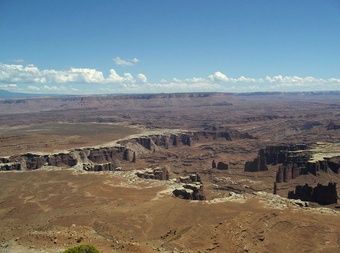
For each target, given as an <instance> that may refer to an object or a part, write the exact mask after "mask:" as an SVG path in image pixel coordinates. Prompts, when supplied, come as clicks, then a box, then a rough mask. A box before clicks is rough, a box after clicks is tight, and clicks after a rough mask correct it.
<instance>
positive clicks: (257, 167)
mask: <svg viewBox="0 0 340 253" xmlns="http://www.w3.org/2000/svg"><path fill="white" fill-rule="evenodd" d="M266 170H268V167H267V162H266V156H265V153H264V151H263V149H261V150H260V151H259V153H258V156H257V157H256V158H255V159H254V160H253V161H249V162H246V164H245V166H244V171H248V172H258V171H266Z"/></svg>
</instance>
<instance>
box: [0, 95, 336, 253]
mask: <svg viewBox="0 0 340 253" xmlns="http://www.w3.org/2000/svg"><path fill="white" fill-rule="evenodd" d="M0 114H1V117H0V157H2V156H9V155H14V154H21V153H26V152H33V153H34V152H59V151H60V150H64V149H72V148H79V147H93V146H96V145H104V144H105V143H107V142H113V141H115V140H118V139H120V138H124V137H126V136H129V135H131V134H136V133H147V132H148V131H156V130H157V131H158V130H159V131H160V132H161V131H162V130H163V129H165V128H166V129H172V130H177V129H181V130H182V129H183V130H188V131H209V130H210V129H212V128H217V129H220V128H221V129H225V130H226V131H238V132H239V133H240V134H249V135H250V136H251V137H252V138H239V137H235V138H234V137H233V138H232V140H231V141H227V140H219V141H207V142H196V143H195V142H193V144H192V145H191V146H190V147H188V146H183V147H172V148H169V149H163V150H158V151H157V152H149V153H144V154H143V155H141V156H138V159H137V162H136V163H130V162H127V161H121V164H120V165H121V166H122V168H123V171H116V172H106V173H103V172H92V173H88V172H85V171H82V170H78V169H77V168H79V167H81V166H79V167H77V168H71V169H61V168H59V169H56V168H49V167H47V166H44V169H39V170H36V171H15V172H13V171H12V172H11V171H6V172H1V173H0V252H1V253H2V252H3V253H12V252H17V253H24V252H25V253H35V252H46V253H52V252H53V253H57V252H62V251H63V250H65V249H67V248H70V247H74V246H77V245H81V244H92V245H94V246H95V247H96V248H98V249H99V251H100V252H102V253H103V252H104V253H106V252H236V253H238V252H251V253H255V252H258V253H262V252H268V253H272V252H274V253H275V252H299V253H300V252H324V253H331V252H339V249H340V213H339V211H340V210H339V206H338V205H336V204H334V205H333V206H327V207H322V206H318V205H316V204H315V205H314V204H311V203H310V205H309V207H303V208H302V207H300V206H299V205H297V204H296V203H295V202H292V201H291V200H288V199H286V198H283V197H285V196H287V192H288V191H289V190H292V189H294V188H295V186H296V185H298V184H299V185H301V184H302V185H303V184H305V183H317V182H321V183H325V184H326V183H328V182H329V181H332V182H336V183H338V185H339V183H340V175H339V174H336V173H323V174H322V173H320V175H318V177H316V176H314V175H310V174H308V175H303V176H299V177H298V178H296V179H295V180H292V181H290V182H288V183H281V184H280V185H279V186H278V194H279V195H280V196H281V197H280V196H278V195H272V194H270V193H272V192H273V182H274V181H275V175H276V170H277V166H276V167H275V166H271V165H270V166H269V170H268V171H264V172H257V173H253V172H244V165H245V163H246V162H247V161H252V160H253V159H254V158H255V157H256V156H257V153H258V150H259V149H260V148H264V147H266V146H267V145H290V144H313V143H316V142H322V143H326V144H324V146H322V145H318V146H315V147H316V149H320V150H317V152H316V153H317V154H318V155H321V156H322V157H323V156H324V155H325V154H326V155H327V156H328V155H330V153H331V154H333V153H334V152H333V151H334V150H333V151H332V150H331V151H332V152H330V150H329V149H328V146H329V145H331V146H334V145H335V146H338V143H340V120H339V115H340V99H339V96H338V94H337V93H335V94H333V93H292V94H284V93H275V94H240V95H235V94H219V93H216V94H208V93H202V94H200V93H197V94H196V93H195V94H167V95H166V94H165V95H164V94H159V95H131V96H128V95H126V96H125V95H124V96H123V95H122V96H102V97H86V98H81V97H71V98H41V99H39V98H37V99H28V100H25V99H20V100H0ZM325 147H326V148H325ZM326 149H327V150H326ZM326 151H327V152H326ZM335 151H337V152H336V154H338V153H339V152H338V151H339V149H338V148H337V149H336V150H335ZM325 152H326V153H325ZM213 159H214V160H215V161H223V162H225V163H228V164H229V169H228V170H226V171H218V170H212V168H211V165H212V160H213ZM164 165H166V166H168V167H169V168H170V177H171V178H175V177H179V176H183V175H187V174H188V173H199V174H200V176H201V178H202V181H203V184H204V194H205V196H206V197H207V200H206V201H199V202H198V201H188V200H182V199H178V198H174V197H173V196H172V194H171V193H172V190H173V189H174V187H176V186H178V185H176V183H174V182H172V181H167V182H165V181H156V180H146V179H139V178H137V177H136V176H135V171H134V170H135V169H143V168H147V167H152V168H154V167H157V166H164ZM230 192H234V195H230V194H231V193H230ZM238 193H240V194H238ZM235 194H236V195H235ZM338 195H339V189H338Z"/></svg>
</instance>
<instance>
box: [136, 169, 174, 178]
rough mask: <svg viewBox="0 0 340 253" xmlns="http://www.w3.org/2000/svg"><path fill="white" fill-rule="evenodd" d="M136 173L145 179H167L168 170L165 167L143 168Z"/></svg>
mask: <svg viewBox="0 0 340 253" xmlns="http://www.w3.org/2000/svg"><path fill="white" fill-rule="evenodd" d="M136 175H137V176H138V177H140V178H145V179H156V180H169V179H170V176H169V171H168V169H167V168H166V167H163V168H159V167H157V168H155V169H145V170H140V171H138V172H137V173H136Z"/></svg>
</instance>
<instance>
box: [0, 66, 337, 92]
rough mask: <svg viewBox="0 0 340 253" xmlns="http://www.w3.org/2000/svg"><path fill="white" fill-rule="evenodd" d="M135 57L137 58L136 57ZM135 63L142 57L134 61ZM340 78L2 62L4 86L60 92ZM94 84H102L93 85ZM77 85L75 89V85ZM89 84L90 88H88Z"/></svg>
mask: <svg viewBox="0 0 340 253" xmlns="http://www.w3.org/2000/svg"><path fill="white" fill-rule="evenodd" d="M133 60H134V59H133ZM134 61H135V62H136V61H138V59H136V60H134ZM339 84H340V79H339V78H334V77H333V78H328V79H321V78H316V77H311V76H307V77H300V76H284V75H276V76H267V77H263V78H253V77H246V76H240V77H236V78H231V77H228V76H227V75H225V74H223V73H222V72H219V71H217V72H215V73H213V74H212V75H209V76H206V77H191V78H185V79H179V78H176V77H174V78H172V79H168V80H165V79H161V80H160V81H159V82H150V81H149V80H148V78H147V77H146V75H145V74H143V73H139V74H137V75H135V76H134V75H133V74H132V73H123V74H119V73H117V72H116V70H115V69H110V72H109V75H107V76H104V74H103V72H101V71H99V70H96V69H90V68H69V69H66V70H54V69H43V70H40V69H39V68H38V67H36V66H34V65H32V64H29V65H26V66H24V65H21V64H17V65H15V64H12V65H9V64H1V63H0V88H1V89H6V90H16V91H39V89H40V91H41V92H51V93H52V92H59V93H70V92H73V93H79V92H83V93H85V92H88V93H97V92H104V90H105V89H107V90H110V91H112V92H127V93H128V92H141V93H142V92H144V93H145V92H190V91H220V92H247V91H305V90H310V91H311V90H313V91H317V90H340V87H339V86H340V85H339ZM91 85H102V86H101V87H98V86H97V88H92V87H93V86H92V87H91ZM74 87H75V88H74ZM85 87H86V88H85Z"/></svg>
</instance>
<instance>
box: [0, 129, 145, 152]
mask: <svg viewBox="0 0 340 253" xmlns="http://www.w3.org/2000/svg"><path fill="white" fill-rule="evenodd" d="M140 132H141V129H138V128H137V127H128V126H124V125H118V124H99V123H90V122H85V123H81V122H79V123H61V122H56V123H40V124H39V123H38V124H30V125H23V126H3V127H0V156H8V155H15V154H23V153H27V152H58V151H60V150H65V149H72V148H79V147H91V146H95V145H99V144H102V143H105V142H108V141H114V140H118V139H122V138H124V137H126V136H129V135H131V134H136V133H140Z"/></svg>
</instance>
